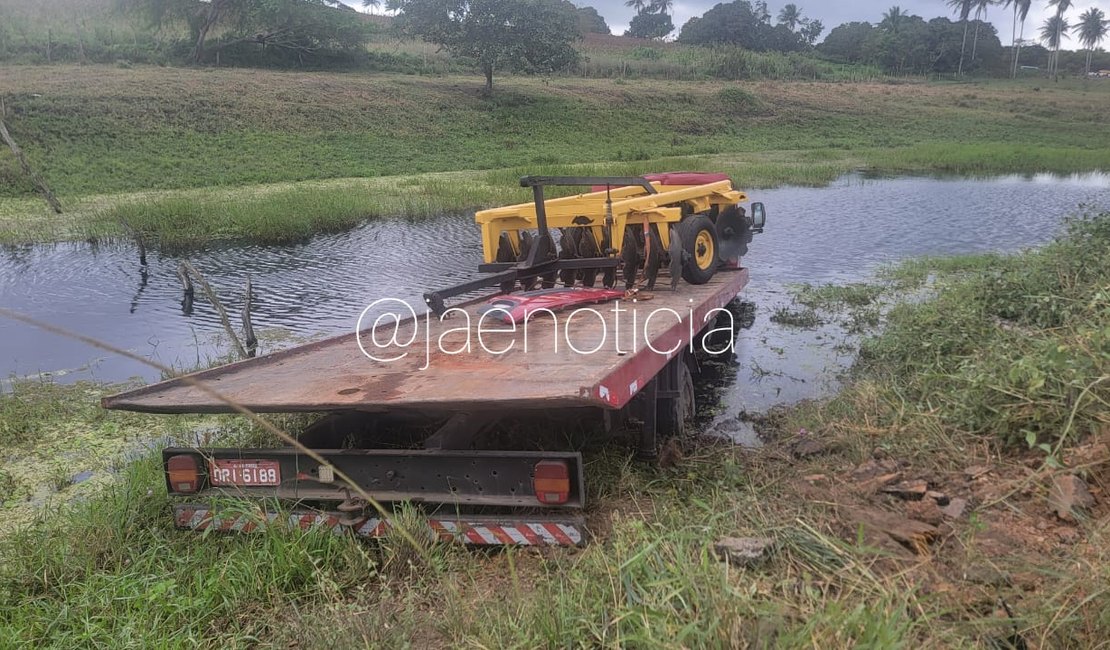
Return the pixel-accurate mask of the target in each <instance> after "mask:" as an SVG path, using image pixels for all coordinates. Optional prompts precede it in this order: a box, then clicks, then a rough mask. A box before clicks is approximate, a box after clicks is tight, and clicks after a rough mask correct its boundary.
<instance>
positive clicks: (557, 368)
mask: <svg viewBox="0 0 1110 650" xmlns="http://www.w3.org/2000/svg"><path fill="white" fill-rule="evenodd" d="M747 282H748V271H747V269H743V268H742V269H738V270H721V271H719V272H718V273H717V274H716V275H715V276H714V277H713V279H712V280H710V281H709V282H708V283H707V284H704V285H697V286H695V285H690V284H687V283H685V282H682V283H680V284H679V287H678V290H677V291H671V290H670V289H669V287H667V286H664V285H666V283H665V282H663V281H661V282H660V286H661V287H662V288H659V289H657V290H656V291H654V292H653V296H652V298H651V299H649V300H637V301H635V302H633V301H630V300H621V301H619V302H613V303H604V304H600V305H594V306H592V307H591V309H593V310H594V311H595V312H596V314H590V313H585V312H580V313H577V314H576V315H574V316H573V317H571V314H574V310H570V311H567V312H561V313H558V314H556V317H555V318H552V317H551V316H549V315H545V314H541V315H538V316H536V317H535V318H534V319H533V320H531V321H530V322H528V323H527V326H525V325H524V324H518V325H517V326H516V328H515V331H504V330H509V326H508V325H505V324H503V323H500V322H496V321H492V320H491V319H490V318H488V317H487V318H486V319H484V322H483V323H482V325H481V331H482V334H481V338H480V339H479V336H478V331H479V314H480V311H479V308H480V307H481V306H482V304H483V303H470V304H468V305H464V306H463V307H462V309H464V310H465V312H466V314H467V315H468V317H469V321H470V323H469V328H468V329H465V330H464V329H462V328H467V316H463V314H462V313H461V312H454V313H453V314H451V317H450V318H447V319H445V320H442V321H441V320H440V319H439V318H437V317H436V316H435V315H428V316H425V315H420V316H418V317H417V318H416V319H412V318H408V319H404V320H401V321H399V322H398V323H397V324H396V325H394V324H388V325H383V326H382V327H378V328H376V329H374V330H371V329H370V328H364V330H363V331H362V333H361V340H362V343H363V345H362V348H360V345H359V339H360V337H359V336H356V334H355V333H354V332H352V333H350V334H345V335H341V336H337V337H334V338H329V339H326V340H323V341H318V342H315V343H310V344H307V345H302V346H298V347H294V348H290V349H287V350H283V351H280V352H276V353H273V354H269V355H266V356H263V357H259V358H257V359H250V360H247V361H241V362H238V363H232V364H229V365H225V366H221V367H218V368H213V369H210V370H205V371H202V372H197V373H193V374H191V375H187V376H185V377H178V378H175V379H172V380H169V381H164V382H161V383H158V384H153V385H151V386H146V387H143V388H139V389H136V390H132V391H128V392H124V393H120V394H118V395H113V396H110V397H106V398H104V400H103V405H104V407H105V408H109V409H123V410H130V411H142V412H148V413H230V412H234V409H233V408H231V407H230V406H229V405H228V404H227V403H226V402H224V401H221V400H219V399H216V398H214V397H213V396H211V395H209V394H207V393H205V392H204V391H202V390H200V389H198V388H197V387H196V385H195V384H196V383H197V382H203V383H204V384H205V385H206V386H208V387H209V388H211V389H213V390H215V391H217V392H219V393H220V394H221V395H223V396H225V397H227V398H229V399H231V400H234V401H235V402H236V403H238V404H240V405H241V406H244V407H247V408H249V409H251V410H252V411H255V412H260V413H291V412H303V411H346V410H357V411H367V412H385V411H397V410H409V411H418V412H419V411H423V412H438V411H461V410H485V409H495V408H496V409H508V408H558V407H581V406H600V407H608V408H620V407H622V406H624V405H625V404H626V403H628V401H629V400H630V399H631V398H632V397H633V396H634V395H635V394H636V393H637V392H638V391H639V390H640V389H642V388H643V387H644V386H645V385H646V384H647V383H648V381H650V380H651V379H652V378H653V377H654V376H655V375H656V374H657V373H658V372H659V370H660V369H661V368H662V367H663V366H664V365H665V364H666V362H667V361H668V360H669V359H670V358H671V357H673V356H674V355H675V354H677V353H678V351H681V348H682V347H683V346H687V345H689V344H690V342H691V338H692V337H693V335H694V334H696V333H697V332H698V331H700V330H702V329H703V328H704V327H706V326H707V325H711V324H712V323H713V317H714V315H715V314H716V313H718V311H717V310H719V309H720V308H721V307H723V306H724V305H726V304H727V303H728V302H729V301H730V300H732V299H733V298H734V297H735V296H736V295H737V294H739V293H740V291H741V290H742V289H743V288H744V286H745V285H746V284H747ZM413 307H414V308H416V309H417V310H418V311H420V310H421V307H422V306H419V305H413ZM614 308H617V309H619V311H614ZM391 311H394V310H391ZM396 311H401V310H396ZM406 313H407V312H406ZM568 317H569V318H568ZM370 324H372V323H370ZM555 324H557V327H558V334H557V336H556V333H555V329H556V327H555ZM364 325H365V324H364ZM352 329H353V328H352ZM492 330H502V331H498V332H496V333H494V332H493V331H492ZM395 334H396V339H397V340H398V341H401V342H406V341H408V340H409V339H410V338H411V339H413V343H412V344H411V345H409V346H407V347H403V346H400V345H383V346H381V347H378V346H376V345H375V343H374V340H375V339H376V340H377V341H378V342H382V343H385V342H386V341H387V340H388V339H390V337H392V336H394V335H395ZM468 340H469V342H470V351H466V350H465V348H464V347H463V346H464V344H465V343H466V342H467V341H468ZM649 343H650V346H649ZM483 346H484V348H483ZM363 348H364V349H365V351H366V352H368V353H370V354H372V355H373V356H374V357H376V358H378V359H393V358H395V357H398V356H399V355H401V354H402V353H407V354H406V356H404V357H401V358H397V359H396V360H393V361H374V360H372V359H371V358H369V357H368V356H367V355H366V354H365V353H364V352H363ZM594 348H597V350H596V351H595V352H592V353H590V354H585V352H588V351H590V350H593V349H594ZM457 350H462V351H461V352H460V353H457V354H453V352H455V351H457ZM575 350H578V352H576V351H575ZM672 350H675V351H672ZM502 351H504V352H503V353H502Z"/></svg>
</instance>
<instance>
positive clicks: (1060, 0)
mask: <svg viewBox="0 0 1110 650" xmlns="http://www.w3.org/2000/svg"><path fill="white" fill-rule="evenodd" d="M1071 5H1072V0H1048V6H1050V7H1056V17H1057V18H1059V20H1057V21H1056V40H1055V43H1056V48H1055V50H1053V53H1052V60H1053V63H1052V74H1053V77H1054V78H1055V76H1056V75H1057V74H1059V73H1060V42H1061V41H1062V40H1063V39H1064V35H1065V32H1067V31H1068V30H1069V29H1070V27H1069V26H1068V21H1067V20H1066V19H1065V18H1064V14H1065V13H1067V11H1068V9H1071Z"/></svg>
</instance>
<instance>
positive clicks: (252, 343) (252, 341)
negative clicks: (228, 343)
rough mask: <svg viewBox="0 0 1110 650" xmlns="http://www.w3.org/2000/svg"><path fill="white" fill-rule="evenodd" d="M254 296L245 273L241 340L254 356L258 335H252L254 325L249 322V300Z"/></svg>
mask: <svg viewBox="0 0 1110 650" xmlns="http://www.w3.org/2000/svg"><path fill="white" fill-rule="evenodd" d="M253 298H254V289H253V288H252V287H251V276H250V274H249V273H248V274H247V288H246V290H245V291H244V295H243V311H242V314H241V315H242V318H243V340H244V342H245V343H246V346H247V352H248V353H249V354H250V356H252V357H253V356H254V355H255V354H256V353H257V352H258V337H256V336H255V335H254V325H252V324H251V300H252V299H253Z"/></svg>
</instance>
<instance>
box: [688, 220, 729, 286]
mask: <svg viewBox="0 0 1110 650" xmlns="http://www.w3.org/2000/svg"><path fill="white" fill-rule="evenodd" d="M678 232H679V235H681V237H682V248H683V249H685V253H686V254H685V255H684V257H685V258H686V259H685V260H684V261H685V264H683V265H682V279H683V280H686V281H687V282H689V283H690V284H705V283H706V282H709V280H710V278H712V277H713V274H714V273H715V272H716V271H717V263H718V260H717V250H718V249H719V248H720V244H719V242H718V241H717V227H716V226H715V225H713V222H712V221H711V220H710V219H709V217H707V216H705V215H704V214H693V215H690V216H689V217H687V218H685V219H683V220H682V221H681V222H679V224H678Z"/></svg>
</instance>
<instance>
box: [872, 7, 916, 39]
mask: <svg viewBox="0 0 1110 650" xmlns="http://www.w3.org/2000/svg"><path fill="white" fill-rule="evenodd" d="M907 18H909V14H907V13H906V12H904V11H902V8H901V7H899V6H897V5H895V6H893V7H891V8H890V9H887V10H886V12H885V13H884V14H883V21H882V22H881V23H879V26H880V27H883V28H885V29H887V30H889V31H890V33H892V34H897V33H898V29H899V28H900V27H901V26H902V23H904V22H906V19H907Z"/></svg>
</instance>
